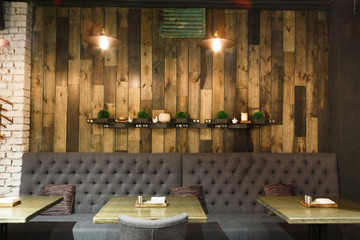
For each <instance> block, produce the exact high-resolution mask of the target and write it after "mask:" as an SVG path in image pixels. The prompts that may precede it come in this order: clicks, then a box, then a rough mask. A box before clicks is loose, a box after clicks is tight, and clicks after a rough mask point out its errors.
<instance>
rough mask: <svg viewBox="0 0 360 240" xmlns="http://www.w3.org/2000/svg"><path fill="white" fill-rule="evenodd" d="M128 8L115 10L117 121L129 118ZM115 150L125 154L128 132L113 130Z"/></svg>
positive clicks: (125, 130)
mask: <svg viewBox="0 0 360 240" xmlns="http://www.w3.org/2000/svg"><path fill="white" fill-rule="evenodd" d="M128 14H129V9H128V8H117V26H118V27H117V36H118V37H117V38H118V39H119V40H120V41H121V42H122V45H121V46H120V47H118V48H117V64H116V70H117V71H116V75H117V77H116V87H115V95H116V96H115V98H116V100H115V103H116V104H115V111H116V113H115V116H116V118H119V119H127V118H128V117H129V109H128V104H129V55H128V53H129V50H128V45H129V42H128V41H129V24H128ZM115 141H116V144H115V150H116V151H122V152H127V149H128V130H127V129H116V130H115Z"/></svg>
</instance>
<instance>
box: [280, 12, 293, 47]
mask: <svg viewBox="0 0 360 240" xmlns="http://www.w3.org/2000/svg"><path fill="white" fill-rule="evenodd" d="M283 33H284V37H283V41H284V43H283V49H284V52H295V12H294V11H284V28H283Z"/></svg>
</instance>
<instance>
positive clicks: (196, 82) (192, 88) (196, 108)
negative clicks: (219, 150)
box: [188, 39, 201, 153]
mask: <svg viewBox="0 0 360 240" xmlns="http://www.w3.org/2000/svg"><path fill="white" fill-rule="evenodd" d="M196 43H197V39H190V40H189V111H188V113H189V116H190V118H192V119H200V103H201V95H200V78H201V69H200V66H201V62H200V57H201V54H200V52H201V51H200V49H199V48H198V47H197V46H196ZM188 148H189V152H191V153H197V152H200V130H199V129H189V130H188Z"/></svg>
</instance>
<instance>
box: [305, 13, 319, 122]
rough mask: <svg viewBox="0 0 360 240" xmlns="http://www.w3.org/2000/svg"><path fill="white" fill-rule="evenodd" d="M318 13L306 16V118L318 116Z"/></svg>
mask: <svg viewBox="0 0 360 240" xmlns="http://www.w3.org/2000/svg"><path fill="white" fill-rule="evenodd" d="M316 19H317V13H316V12H309V13H308V14H307V18H306V29H307V38H306V118H313V117H317V112H318V104H317V99H318V97H317V70H318V69H317V66H318V64H317V61H316V56H317V54H318V43H317V21H316Z"/></svg>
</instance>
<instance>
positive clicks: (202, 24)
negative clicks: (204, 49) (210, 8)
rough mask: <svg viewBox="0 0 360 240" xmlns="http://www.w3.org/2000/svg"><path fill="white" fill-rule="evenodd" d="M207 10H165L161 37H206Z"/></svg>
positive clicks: (162, 16)
mask: <svg viewBox="0 0 360 240" xmlns="http://www.w3.org/2000/svg"><path fill="white" fill-rule="evenodd" d="M205 14H206V12H205V8H163V9H161V10H160V30H159V31H160V36H161V37H163V38H203V37H205V35H206V19H205Z"/></svg>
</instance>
